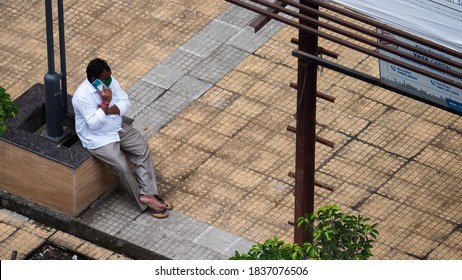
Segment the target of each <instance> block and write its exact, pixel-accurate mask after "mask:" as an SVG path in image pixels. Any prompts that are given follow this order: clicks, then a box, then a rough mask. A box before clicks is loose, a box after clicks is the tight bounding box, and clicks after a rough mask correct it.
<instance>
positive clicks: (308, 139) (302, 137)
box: [294, 0, 319, 245]
mask: <svg viewBox="0 0 462 280" xmlns="http://www.w3.org/2000/svg"><path fill="white" fill-rule="evenodd" d="M309 2H310V1H306V0H301V1H300V3H301V4H304V5H306V6H309V7H312V8H314V9H319V7H318V6H317V5H313V4H310V3H309ZM300 13H301V14H305V15H307V16H310V17H314V16H311V15H308V14H306V13H305V12H304V11H302V10H301V11H300ZM314 18H316V19H317V17H314ZM300 23H301V24H304V25H308V26H310V27H312V28H316V29H317V26H313V25H310V24H309V22H306V21H305V20H302V19H301V20H300ZM298 46H299V50H300V51H303V52H306V53H309V54H313V55H316V53H317V50H318V36H317V35H314V34H310V33H307V32H306V31H303V30H301V29H299V38H298ZM297 84H298V89H297V137H296V138H297V139H296V153H295V154H296V156H295V159H296V162H295V211H294V214H295V217H294V222H295V229H294V241H295V242H296V243H298V244H299V245H302V244H303V243H305V242H307V241H311V238H312V237H311V236H309V235H308V233H307V232H306V231H305V230H304V228H303V227H300V228H299V227H298V226H297V221H298V218H300V217H303V216H305V214H306V213H313V212H314V181H315V180H314V175H315V143H316V142H315V139H316V92H317V65H316V64H314V63H307V62H302V61H301V60H299V62H298V78H297Z"/></svg>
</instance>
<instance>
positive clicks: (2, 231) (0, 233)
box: [0, 223, 18, 242]
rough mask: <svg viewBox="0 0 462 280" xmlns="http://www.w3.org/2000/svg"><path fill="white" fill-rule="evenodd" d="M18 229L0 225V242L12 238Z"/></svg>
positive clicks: (3, 224)
mask: <svg viewBox="0 0 462 280" xmlns="http://www.w3.org/2000/svg"><path fill="white" fill-rule="evenodd" d="M17 230H18V228H16V227H13V226H10V225H8V224H5V223H0V242H3V241H4V240H5V239H7V238H8V237H10V236H11V235H12V234H13V233H14V232H15V231H17Z"/></svg>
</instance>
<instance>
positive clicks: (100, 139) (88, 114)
mask: <svg viewBox="0 0 462 280" xmlns="http://www.w3.org/2000/svg"><path fill="white" fill-rule="evenodd" d="M86 72H87V79H86V80H85V81H84V82H83V83H82V84H81V85H80V86H79V87H78V88H77V90H76V91H75V93H74V96H73V98H72V105H73V106H74V110H75V129H76V132H77V135H78V136H79V138H80V141H81V142H82V145H83V146H84V147H85V148H87V149H88V151H89V152H90V153H91V154H92V155H94V156H95V157H97V158H98V159H100V160H102V161H103V162H105V163H107V164H109V166H110V167H111V168H112V170H114V172H115V173H116V174H117V176H118V178H119V183H120V184H121V185H122V186H123V187H124V189H125V190H127V191H128V193H129V194H130V195H131V196H133V198H134V199H135V201H136V203H137V204H138V207H139V208H140V210H141V211H147V212H148V213H150V214H151V215H152V216H154V217H156V218H166V217H168V213H167V212H166V210H170V209H172V205H171V204H170V203H168V202H166V201H164V200H163V199H162V198H161V197H160V196H159V192H158V188H157V181H156V173H155V170H154V166H153V164H152V158H151V152H150V150H149V146H148V144H147V143H146V141H145V140H144V138H143V136H142V135H141V134H140V133H139V131H138V130H136V129H135V128H133V127H129V126H128V125H127V124H125V123H123V122H122V115H123V114H124V113H125V112H126V111H127V109H128V107H129V106H130V100H129V99H128V95H127V93H126V92H125V91H124V90H123V89H122V88H121V87H120V84H119V82H118V81H117V80H116V79H115V78H114V77H113V76H112V72H111V68H110V67H109V65H108V64H107V62H106V61H105V60H102V59H99V58H96V59H94V60H92V61H90V63H89V64H88V66H87V69H86ZM127 159H128V160H129V161H130V162H131V163H132V164H133V165H134V172H133V171H132V169H131V168H130V165H129V164H128V162H127Z"/></svg>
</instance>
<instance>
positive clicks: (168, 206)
mask: <svg viewBox="0 0 462 280" xmlns="http://www.w3.org/2000/svg"><path fill="white" fill-rule="evenodd" d="M154 197H155V198H157V200H159V201H160V202H162V203H163V204H164V205H165V209H166V210H172V209H173V204H172V203H170V202H168V201H166V200H163V199H162V198H161V197H160V196H159V195H157V194H155V195H154Z"/></svg>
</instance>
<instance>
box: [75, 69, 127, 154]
mask: <svg viewBox="0 0 462 280" xmlns="http://www.w3.org/2000/svg"><path fill="white" fill-rule="evenodd" d="M109 87H110V88H111V90H112V100H111V102H110V103H109V107H111V106H113V105H116V106H117V107H118V108H119V110H120V114H117V115H106V114H105V113H104V111H103V110H102V109H101V108H100V105H101V103H102V102H103V100H102V99H101V96H100V93H99V91H97V90H96V89H95V88H94V87H93V85H92V84H91V83H90V82H89V81H88V80H87V79H85V81H84V82H83V83H82V84H81V85H80V86H79V87H78V88H77V90H76V91H75V93H74V96H73V97H72V105H73V107H74V111H75V130H76V132H77V135H78V136H79V138H80V141H81V142H82V145H83V146H84V147H85V148H87V149H96V148H99V147H101V146H104V145H106V144H109V143H113V142H117V141H120V137H119V131H120V130H122V115H123V114H124V113H125V112H126V111H127V110H128V107H130V100H129V99H128V95H127V93H126V92H125V91H124V90H123V89H122V88H121V87H120V84H119V82H118V81H117V80H116V79H115V78H114V76H112V82H111V84H110V86H109Z"/></svg>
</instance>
